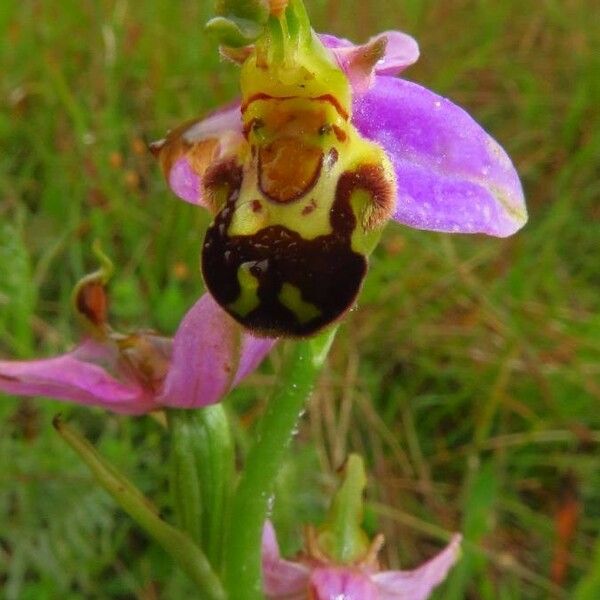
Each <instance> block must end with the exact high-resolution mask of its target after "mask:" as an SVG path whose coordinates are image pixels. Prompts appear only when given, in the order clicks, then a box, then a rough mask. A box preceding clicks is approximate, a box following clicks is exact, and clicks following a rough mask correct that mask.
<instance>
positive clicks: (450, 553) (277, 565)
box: [262, 521, 462, 600]
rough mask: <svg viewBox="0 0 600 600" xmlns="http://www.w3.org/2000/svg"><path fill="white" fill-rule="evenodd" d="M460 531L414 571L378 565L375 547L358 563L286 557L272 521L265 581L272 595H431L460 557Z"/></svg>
mask: <svg viewBox="0 0 600 600" xmlns="http://www.w3.org/2000/svg"><path fill="white" fill-rule="evenodd" d="M461 539H462V536H461V535H459V534H456V535H454V536H453V537H452V539H451V541H450V543H449V544H448V545H447V546H446V548H444V549H443V550H442V551H441V552H440V553H439V554H438V555H437V556H435V557H433V558H432V559H430V560H429V561H427V562H426V563H424V564H423V565H421V566H420V567H417V568H416V569H413V570H412V571H379V570H378V568H377V561H376V551H377V549H378V547H379V545H380V543H381V542H380V541H379V543H378V541H377V540H376V541H375V543H374V546H373V549H374V552H369V555H368V556H367V557H366V558H365V559H364V560H363V561H361V562H360V563H358V564H355V565H344V566H338V565H332V564H328V561H327V560H326V559H325V558H324V557H322V556H321V557H317V556H311V555H310V554H309V555H308V556H303V557H301V558H300V559H299V560H296V561H291V560H286V559H284V558H282V557H281V555H280V552H279V546H278V544H277V538H276V536H275V531H274V529H273V526H272V524H271V523H270V522H269V521H267V522H266V523H265V526H264V530H263V540H262V569H263V586H264V592H265V596H266V597H267V598H268V600H426V598H429V595H430V594H431V592H432V590H433V589H434V588H435V587H436V586H438V585H439V584H440V583H441V582H442V581H443V580H444V579H445V578H446V575H447V574H448V571H449V570H450V569H451V567H452V566H453V565H454V563H455V562H456V560H457V559H458V556H459V552H460V542H461Z"/></svg>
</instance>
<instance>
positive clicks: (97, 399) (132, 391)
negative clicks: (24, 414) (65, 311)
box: [0, 340, 155, 414]
mask: <svg viewBox="0 0 600 600" xmlns="http://www.w3.org/2000/svg"><path fill="white" fill-rule="evenodd" d="M118 361H119V356H118V350H117V348H116V346H113V345H112V344H111V343H110V342H106V343H100V342H96V341H95V340H87V341H86V342H84V343H83V344H81V345H79V346H77V348H75V350H73V351H72V352H69V353H68V354H63V355H61V356H57V357H55V358H48V359H44V360H31V361H0V390H2V391H3V392H5V393H7V394H15V395H19V396H46V397H49V398H54V399H56V400H65V401H67V402H76V403H79V404H87V405H91V406H101V407H103V408H107V409H109V410H112V411H114V412H118V413H124V414H140V413H144V412H148V411H149V410H153V408H155V407H154V406H153V404H152V398H151V397H150V395H149V394H148V393H147V392H146V390H145V389H144V388H143V387H142V386H141V385H140V384H139V383H138V382H137V381H135V379H134V378H133V377H128V376H127V374H124V373H123V372H122V370H120V369H119V367H118V366H117V365H118ZM105 367H106V368H110V369H111V371H115V372H118V373H119V376H120V378H121V379H122V381H119V380H117V379H116V378H115V377H113V376H112V375H111V374H110V373H109V372H108V371H107V370H106V368H105Z"/></svg>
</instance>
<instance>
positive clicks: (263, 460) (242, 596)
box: [225, 328, 337, 600]
mask: <svg viewBox="0 0 600 600" xmlns="http://www.w3.org/2000/svg"><path fill="white" fill-rule="evenodd" d="M336 330H337V328H334V329H332V330H329V331H327V332H325V333H324V334H321V335H320V336H318V337H316V338H313V339H312V340H302V341H299V342H297V343H296V344H295V346H294V348H293V350H292V352H291V353H290V355H289V356H288V357H287V358H286V360H285V361H284V364H283V367H282V370H281V373H280V374H279V377H278V378H277V384H276V387H275V390H274V391H273V394H272V396H271V398H270V401H269V405H268V407H267V410H266V412H265V414H264V416H263V417H262V420H261V422H260V425H259V429H258V433H257V437H256V441H255V443H254V445H253V446H252V448H251V449H250V452H249V453H248V457H247V460H246V467H245V469H244V472H243V474H242V476H241V478H240V482H239V485H238V487H237V489H236V492H235V495H234V499H233V506H232V512H231V519H230V523H229V530H228V532H227V534H228V535H227V543H226V556H225V587H226V589H227V591H228V592H229V595H230V598H231V599H232V600H262V599H263V598H264V596H263V593H262V582H261V556H260V546H261V538H262V529H263V525H264V522H265V519H266V517H267V511H268V505H269V501H270V497H271V494H272V493H273V484H274V481H275V478H276V477H277V474H278V472H279V469H280V466H281V464H282V462H283V459H284V457H285V453H286V450H287V448H288V446H289V444H290V441H291V439H292V436H293V434H294V431H295V430H296V427H297V424H298V420H299V419H300V416H301V415H302V413H303V412H304V408H305V403H306V400H307V398H308V397H309V395H310V393H311V391H312V389H313V385H314V382H315V380H316V378H317V375H318V373H319V372H320V370H321V367H322V366H323V362H324V361H325V358H326V356H327V352H328V350H329V347H330V345H331V343H332V341H333V338H334V336H335V333H336Z"/></svg>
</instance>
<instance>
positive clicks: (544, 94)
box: [0, 0, 600, 600]
mask: <svg viewBox="0 0 600 600" xmlns="http://www.w3.org/2000/svg"><path fill="white" fill-rule="evenodd" d="M210 4H211V3H210V2H206V1H205V0H185V1H181V2H173V1H172V0H168V1H167V0H153V1H152V2H150V1H146V2H130V1H129V0H61V1H58V0H54V1H52V0H46V1H44V0H39V1H36V0H20V1H17V0H3V1H2V2H1V3H0V48H1V55H0V64H1V65H2V67H1V69H0V103H1V105H2V109H1V110H0V139H2V152H1V154H0V355H2V356H4V357H8V356H10V357H22V358H26V357H32V356H39V355H51V354H53V353H56V352H59V351H63V350H65V349H66V348H68V347H69V346H70V345H71V344H72V343H73V341H74V340H76V339H77V336H78V331H77V330H76V327H75V324H74V320H73V319H72V315H71V313H70V310H69V296H70V293H71V289H72V287H73V284H74V283H75V282H76V281H77V280H78V279H79V278H80V277H81V276H82V275H83V274H84V273H85V272H87V271H89V270H90V269H91V268H93V267H94V266H95V265H94V260H93V256H92V253H91V248H90V246H91V242H92V241H93V240H94V239H96V238H99V239H100V240H102V243H103V246H104V248H105V250H106V251H107V252H108V253H109V254H110V255H111V256H112V257H113V258H114V260H115V263H116V264H117V266H118V272H117V275H116V277H115V278H114V280H113V284H112V288H111V293H112V299H113V302H112V313H111V314H112V320H113V323H114V325H115V326H118V327H119V328H121V329H123V330H127V329H131V328H135V327H140V326H143V327H147V326H152V327H154V328H156V329H158V330H160V331H163V332H169V333H170V332H173V331H174V330H175V328H176V326H177V323H178V321H179V319H180V318H181V316H182V315H183V314H184V312H185V311H186V309H187V308H188V307H189V306H190V305H191V304H192V303H193V302H194V300H195V298H197V297H198V296H199V294H200V293H201V286H202V283H201V279H200V277H199V274H198V253H199V248H200V243H201V239H202V235H203V230H204V228H205V227H206V225H207V217H206V216H205V215H204V214H202V212H201V211H198V210H195V209H194V208H193V207H191V206H186V205H184V204H183V203H179V202H177V201H176V200H174V199H173V197H172V196H171V194H170V193H169V192H168V190H167V189H166V186H165V184H164V182H163V180H162V178H161V176H160V173H159V170H158V168H157V166H156V165H155V164H154V161H153V158H152V157H151V156H150V155H149V154H148V152H147V151H146V147H145V143H144V140H145V139H146V138H148V139H154V138H159V137H161V136H162V135H163V133H164V132H165V131H166V130H167V129H168V128H170V127H172V126H174V125H176V124H178V123H179V122H181V121H183V120H184V119H187V118H189V117H192V116H194V115H196V114H199V113H202V112H203V111H206V110H209V109H211V108H213V107H215V106H217V105H218V104H220V103H223V102H226V101H228V100H230V99H231V98H233V97H234V96H235V94H236V69H235V68H234V67H233V66H230V65H227V64H224V63H222V62H221V61H220V60H219V58H218V56H217V52H216V49H215V47H214V45H213V43H212V41H211V40H210V39H207V38H206V37H205V36H204V35H203V34H202V24H203V23H204V21H205V20H206V18H207V16H208V15H209V12H210ZM307 5H308V7H309V10H310V12H311V13H312V15H313V18H314V24H315V27H317V28H319V29H321V30H326V31H330V32H334V33H337V34H342V35H345V36H347V37H349V38H351V39H354V40H357V41H358V40H364V39H366V38H367V37H369V36H370V35H372V34H374V33H376V32H378V31H381V30H384V29H391V28H399V29H403V30H405V31H407V32H409V33H411V34H413V35H414V36H415V37H416V38H417V39H418V40H419V42H420V44H421V50H422V59H421V60H420V62H419V63H418V65H417V66H415V67H414V68H412V69H410V70H409V71H408V72H407V73H406V76H407V77H408V78H410V79H413V80H415V81H418V82H421V83H423V84H424V85H426V86H427V87H430V88H432V89H434V90H436V91H438V92H440V93H442V94H444V95H447V96H449V97H451V98H452V99H453V100H455V101H456V102H457V103H459V104H461V105H463V106H464V107H466V108H467V109H468V110H469V111H470V112H471V113H472V114H473V115H474V116H475V117H476V118H477V119H478V120H479V121H480V122H481V123H483V124H484V126H485V127H486V128H487V129H488V130H489V131H490V132H492V133H493V135H494V136H495V137H496V138H497V139H498V140H499V141H500V142H501V143H502V144H503V145H504V146H505V147H506V148H507V149H508V151H509V153H510V154H511V155H512V157H513V158H514V161H515V163H516V165H517V168H518V170H519V172H520V173H521V175H522V178H523V183H524V186H525V189H526V194H527V198H528V204H529V208H530V222H529V224H528V225H527V227H526V228H525V229H524V230H523V231H522V232H521V233H519V234H518V235H517V236H516V237H514V238H511V239H508V240H496V239H488V238H483V237H479V236H475V237H453V236H448V235H439V234H433V233H425V232H420V231H413V230H409V229H407V228H403V227H400V226H394V225H390V226H389V228H388V229H387V231H386V233H385V235H384V238H383V241H382V244H381V245H380V247H379V249H378V250H377V252H376V254H375V256H374V258H373V260H372V269H371V273H370V277H369V280H368V283H367V285H366V286H365V289H364V292H363V294H362V297H361V301H360V306H359V309H358V310H356V311H354V312H353V313H352V314H351V315H350V317H349V319H348V320H347V322H346V325H345V326H344V327H343V328H342V332H341V335H340V336H339V338H338V340H337V341H336V344H335V347H334V350H333V354H332V356H331V360H330V362H329V366H328V368H327V370H326V372H325V373H324V375H323V377H322V379H321V382H320V385H319V389H318V391H317V393H316V394H315V396H314V398H313V400H312V402H311V406H310V410H309V411H308V412H307V415H306V418H305V419H304V422H303V425H302V428H301V430H300V432H299V436H298V440H297V442H296V451H295V452H294V453H293V456H292V457H291V458H290V460H289V463H288V464H287V466H286V468H285V471H284V473H283V475H282V477H281V480H280V482H279V492H278V496H277V503H276V513H275V518H276V522H277V525H278V528H279V530H280V531H281V536H282V539H283V545H284V547H285V548H286V549H287V550H289V551H292V550H293V549H294V548H297V545H298V543H297V540H298V537H299V527H298V519H301V520H310V519H318V518H319V516H320V515H322V512H323V507H324V503H325V502H326V498H327V497H328V495H329V494H330V492H331V489H332V486H333V485H334V483H335V477H334V475H335V470H336V468H338V467H339V465H340V464H341V463H342V461H343V459H344V457H345V456H346V453H347V452H348V451H349V450H351V449H352V450H357V451H360V452H362V453H363V454H365V455H366V457H367V458H368V462H369V465H370V470H371V478H370V498H371V500H372V503H371V505H370V509H369V514H368V526H369V527H370V528H371V529H372V531H375V530H377V529H381V530H383V531H384V532H385V534H386V537H387V541H388V544H387V546H386V550H385V552H384V555H383V559H384V560H385V562H386V563H387V564H389V565H391V566H393V567H398V566H399V565H402V566H406V567H410V566H413V565H415V564H416V563H417V562H419V561H420V560H422V559H424V558H426V557H428V556H430V555H431V554H432V553H433V552H434V551H435V550H436V549H437V548H439V547H440V546H441V544H442V542H443V540H444V539H445V536H446V535H447V533H448V532H451V531H455V530H462V531H463V532H464V534H465V536H466V540H467V542H466V544H465V553H464V558H463V560H462V562H461V563H460V566H459V567H458V568H457V569H456V570H455V571H454V573H453V575H452V577H451V578H450V580H449V581H448V583H447V584H446V585H445V586H444V588H443V589H442V590H440V591H439V592H438V594H437V596H436V597H437V598H445V599H453V600H460V599H463V598H469V599H479V598H482V599H517V598H526V599H536V598H544V599H545V598H576V599H578V600H582V599H584V598H588V599H590V600H591V599H592V598H598V597H600V592H597V590H598V587H596V588H595V589H596V592H593V591H591V590H593V589H594V587H593V586H594V582H595V585H596V586H598V585H599V583H598V582H599V580H600V543H599V542H598V532H599V530H600V469H599V466H600V465H599V463H600V460H599V458H598V457H599V454H598V443H599V442H600V410H599V409H598V408H599V401H600V351H599V346H600V343H599V341H600V315H599V311H598V308H599V305H598V304H599V302H598V297H599V291H600V290H599V289H598V288H599V284H600V268H599V264H600V262H599V258H598V243H599V238H600V236H599V234H600V226H599V220H600V203H599V197H600V172H599V170H598V169H599V164H598V157H599V156H600V126H599V116H600V53H599V52H598V40H599V39H600V10H599V7H598V5H597V4H596V3H594V2H592V1H591V0H561V1H557V0H544V1H539V0H504V1H502V2H494V1H492V0H487V1H486V0H446V1H445V2H434V1H426V0H382V1H380V2H365V1H364V0H344V1H342V0H312V1H310V0H307ZM277 363H278V354H277V353H275V354H274V355H273V356H272V358H271V359H270V361H269V363H268V364H267V365H265V367H264V368H263V369H262V371H261V372H260V373H258V374H256V375H255V376H253V377H252V378H251V379H250V380H249V381H248V383H247V384H246V385H244V386H243V388H240V389H239V390H237V391H236V393H235V394H234V397H233V398H232V399H231V400H230V401H228V406H229V408H230V409H231V413H232V415H235V416H236V417H237V419H236V423H237V429H236V434H237V436H238V438H239V442H240V447H241V449H242V451H241V453H242V454H243V449H244V447H245V443H246V441H247V439H248V436H249V432H250V431H251V429H252V426H253V424H254V422H255V420H256V417H257V415H259V414H260V411H261V407H262V406H263V403H264V399H265V396H266V395H267V393H268V389H269V385H270V383H271V381H272V377H273V373H274V372H276V368H277ZM59 410H60V411H62V412H63V413H64V414H65V415H66V417H67V418H68V419H69V420H72V421H75V422H77V423H78V425H79V426H80V427H81V428H82V429H84V430H85V431H86V434H87V435H88V436H89V437H90V438H92V439H93V440H94V442H95V443H96V444H97V445H98V447H99V448H100V449H101V451H102V452H103V453H104V454H105V455H107V456H109V457H110V458H111V459H112V460H113V461H114V462H115V463H117V464H118V465H119V466H120V467H121V468H122V469H123V470H125V471H126V472H128V473H130V474H131V475H132V477H133V478H134V480H135V481H136V482H137V483H138V484H139V485H140V486H141V487H142V488H143V489H144V490H145V491H146V492H147V493H148V494H150V495H152V496H153V497H155V498H157V499H158V501H159V502H161V501H165V503H166V496H167V483H166V478H167V473H166V467H165V465H166V456H167V447H166V446H167V444H166V442H167V440H166V437H165V434H164V431H163V430H162V429H161V427H160V426H159V425H158V424H157V423H155V422H154V421H153V420H152V419H149V418H140V419H129V418H121V417H116V416H113V415H107V414H106V413H104V412H103V411H101V410H89V409H83V408H79V407H68V406H65V405H59V404H58V403H56V402H50V401H38V400H31V401H23V400H17V399H12V398H8V397H5V396H3V397H2V399H1V401H0V465H2V468H1V469H0V590H1V591H0V597H3V598H6V599H7V600H17V599H18V600H28V599H36V600H44V599H51V598H58V597H61V598H68V599H71V598H72V599H79V598H85V599H92V598H98V599H100V598H111V599H117V598H123V599H125V598H139V599H144V600H151V599H154V598H184V597H190V596H189V587H188V583H187V582H186V580H185V578H184V577H183V576H182V575H181V574H179V573H178V572H176V571H175V570H174V569H173V568H172V566H171V564H170V563H169V561H168V560H165V556H164V554H163V553H162V552H161V551H160V549H158V548H157V547H156V546H154V545H153V544H152V543H150V542H149V541H148V539H147V538H146V537H145V536H143V535H142V534H140V533H139V532H138V531H137V530H136V529H135V528H134V527H132V525H131V522H130V521H129V520H128V518H127V517H125V516H124V515H123V514H122V513H121V512H120V511H119V510H118V509H117V508H116V506H115V505H114V504H113V503H112V501H111V500H110V499H109V498H107V496H106V495H105V494H104V493H103V492H101V491H99V490H97V489H96V488H95V487H94V485H93V484H92V482H91V480H90V477H89V475H88V473H87V471H86V470H85V468H84V467H83V466H82V465H81V464H80V463H79V462H78V460H77V458H76V457H75V455H74V454H73V453H72V452H71V450H70V449H68V448H67V447H66V446H64V445H63V443H62V442H61V441H60V440H59V438H58V437H57V436H56V434H55V433H54V432H53V430H52V428H51V426H50V420H51V417H52V416H53V415H54V414H55V413H56V412H58V411H59ZM586 590H587V592H586ZM186 594H188V595H186ZM586 594H587V595H586Z"/></svg>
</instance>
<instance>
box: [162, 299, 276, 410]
mask: <svg viewBox="0 0 600 600" xmlns="http://www.w3.org/2000/svg"><path fill="white" fill-rule="evenodd" d="M273 344H274V340H272V339H266V338H264V339H259V338H254V337H252V336H250V335H249V334H247V333H245V332H243V330H242V328H241V327H240V326H239V325H238V324H237V323H236V322H235V321H234V320H233V319H232V318H231V317H229V316H228V315H227V314H226V313H225V311H223V309H222V308H221V307H220V306H219V305H218V304H217V303H216V302H215V301H214V300H213V298H212V296H210V295H209V294H204V295H203V296H202V298H200V300H198V302H196V304H195V305H194V306H193V307H192V308H191V309H190V311H189V312H188V313H187V315H186V316H185V317H184V318H183V321H182V322H181V324H180V325H179V329H178V330H177V333H176V334H175V339H174V341H173V357H172V361H171V368H170V369H169V372H168V374H167V377H166V380H165V383H164V387H163V391H162V394H161V396H160V398H159V402H160V403H161V404H163V405H165V406H171V407H177V408H198V407H201V406H208V405H209V404H214V403H215V402H218V401H219V400H221V398H222V397H223V396H225V394H227V392H228V391H229V390H230V389H231V388H232V387H233V386H234V385H236V384H237V383H238V382H239V381H240V380H241V379H243V378H244V377H245V376H246V375H248V373H250V372H251V371H252V370H254V369H255V368H256V367H257V366H258V365H259V364H260V362H261V361H262V360H263V358H264V357H265V356H266V355H267V353H268V352H269V350H271V348H272V347H273Z"/></svg>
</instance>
